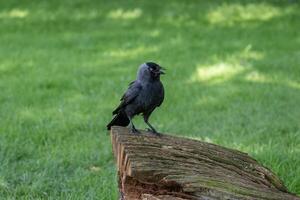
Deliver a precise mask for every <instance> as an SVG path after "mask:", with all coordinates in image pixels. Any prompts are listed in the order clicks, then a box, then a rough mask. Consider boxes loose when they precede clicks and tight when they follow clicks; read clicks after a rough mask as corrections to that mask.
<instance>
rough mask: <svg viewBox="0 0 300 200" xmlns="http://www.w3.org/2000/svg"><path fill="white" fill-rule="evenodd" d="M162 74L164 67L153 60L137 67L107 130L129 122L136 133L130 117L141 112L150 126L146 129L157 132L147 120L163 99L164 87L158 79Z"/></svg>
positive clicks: (132, 130)
mask: <svg viewBox="0 0 300 200" xmlns="http://www.w3.org/2000/svg"><path fill="white" fill-rule="evenodd" d="M162 74H165V72H164V68H163V67H161V66H159V65H158V64H156V63H154V62H146V63H144V64H142V65H141V66H140V67H139V70H138V73H137V78H136V80H135V81H133V82H131V83H130V84H129V88H128V89H127V91H126V92H125V94H124V95H123V96H122V98H121V100H120V101H121V103H120V105H119V106H118V107H117V108H116V109H115V110H114V111H113V115H115V116H114V118H113V119H112V120H111V122H109V124H108V125H107V129H108V130H110V128H111V127H112V126H114V125H117V126H127V125H128V124H130V128H131V132H132V133H138V132H139V131H138V130H137V129H136V128H135V126H134V124H133V123H132V118H133V117H134V116H135V115H138V114H143V117H144V121H145V123H146V124H147V125H148V126H149V128H150V129H148V131H151V132H152V133H154V134H159V133H158V132H157V131H156V130H155V129H154V128H153V126H152V125H151V124H150V123H149V121H148V120H149V117H150V115H151V113H152V112H153V110H154V109H155V108H156V107H158V106H160V105H161V104H162V102H163V100H164V87H163V84H162V83H161V81H160V75H162Z"/></svg>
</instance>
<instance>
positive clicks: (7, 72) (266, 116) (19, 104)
mask: <svg viewBox="0 0 300 200" xmlns="http://www.w3.org/2000/svg"><path fill="white" fill-rule="evenodd" d="M0 5H1V6H0V199H107V200H110V199H111V200H114V199H117V195H118V194H117V182H116V171H115V164H114V159H113V155H112V151H111V144H110V137H109V135H108V134H107V131H106V128H105V125H106V123H107V122H108V121H109V120H110V119H111V111H112V110H113V109H114V107H115V106H117V104H118V103H119V99H120V97H121V95H122V93H123V92H124V91H125V90H126V88H127V85H128V83H129V82H130V81H132V80H134V79H135V75H136V70H137V68H138V66H139V65H140V64H141V63H143V62H145V61H150V60H152V61H156V62H158V63H159V64H161V65H162V66H164V67H165V68H167V75H166V76H164V77H163V78H162V79H163V83H164V85H165V90H166V97H165V102H164V103H163V105H162V107H160V108H159V109H157V110H156V111H155V112H154V114H153V115H152V118H151V119H150V121H151V122H152V123H153V125H154V126H155V127H156V128H157V129H158V130H159V131H161V132H167V133H171V134H176V135H180V136H184V137H189V138H195V139H199V140H203V141H208V142H212V143H216V144H219V145H223V146H226V147H230V148H234V149H238V150H241V151H244V152H247V153H249V154H250V155H251V156H253V157H254V158H255V159H257V160H258V161H259V162H260V163H262V164H263V165H265V166H266V167H268V168H270V169H272V170H273V171H274V172H275V173H276V174H277V175H279V177H280V178H281V179H282V180H283V181H284V182H285V184H286V186H287V187H288V188H289V190H290V191H292V192H294V193H297V194H299V195H300V167H299V166H300V31H299V30H300V20H299V19H300V12H299V10H300V3H299V1H296V0H294V1H293V0H289V1H271V0H270V1H265V2H263V1H258V0H257V1H242V0H240V1H236V0H228V1H204V0H202V1H187V0H184V1H183V0H177V1H170V0H169V1H147V0H140V1H133V0H130V1H79V0H75V1H74V0H66V1H58V0H56V1H38V0H36V1H29V0H25V1H16V0H15V1H4V0H1V1H0ZM135 122H136V125H137V127H139V128H142V129H144V128H145V127H146V126H145V125H144V124H143V122H142V120H141V119H140V118H136V119H135Z"/></svg>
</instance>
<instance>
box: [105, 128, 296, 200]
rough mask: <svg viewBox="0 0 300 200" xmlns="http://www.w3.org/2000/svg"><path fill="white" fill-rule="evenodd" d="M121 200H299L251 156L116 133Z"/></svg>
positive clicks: (113, 136) (209, 146) (196, 143)
mask: <svg viewBox="0 0 300 200" xmlns="http://www.w3.org/2000/svg"><path fill="white" fill-rule="evenodd" d="M111 140H112V144H113V152H114V155H115V157H116V161H117V169H118V177H119V188H120V192H121V193H122V195H121V196H123V197H121V198H123V199H125V200H140V199H142V200H171V199H174V200H182V199H203V200H204V199H205V200H213V199H230V200H235V199H245V200H249V199H267V200H271V199H272V200H290V199H293V200H300V198H299V197H296V196H295V195H293V194H291V193H289V192H288V191H287V189H286V187H285V186H284V184H283V183H282V181H281V180H280V179H279V178H278V177H277V176H276V175H275V174H274V173H273V172H271V171H270V170H269V169H267V168H266V167H263V166H262V165H260V164H259V163H258V162H257V161H256V160H255V159H253V158H251V157H250V156H248V155H247V154H246V153H243V152H240V151H237V150H233V149H228V148H225V147H221V146H218V145H214V144H210V143H206V142H201V141H197V140H192V139H186V138H180V137H175V136H171V135H165V134H163V135H162V136H160V137H158V136H155V135H152V134H151V133H147V132H142V134H138V135H134V134H132V133H130V132H129V130H128V129H127V128H124V127H112V129H111Z"/></svg>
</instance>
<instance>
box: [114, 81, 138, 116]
mask: <svg viewBox="0 0 300 200" xmlns="http://www.w3.org/2000/svg"><path fill="white" fill-rule="evenodd" d="M141 89H142V85H141V84H140V83H139V82H138V81H133V82H131V83H130V84H129V88H128V89H127V91H126V92H125V94H124V95H123V96H122V98H121V99H120V101H121V103H120V105H119V106H118V107H117V108H116V109H115V110H114V111H113V114H117V113H118V112H119V110H120V109H122V108H124V107H125V106H126V105H128V104H129V103H130V102H132V101H133V100H134V99H135V98H136V97H137V96H138V94H139V92H140V91H141Z"/></svg>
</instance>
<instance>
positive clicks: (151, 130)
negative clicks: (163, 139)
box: [146, 128, 161, 136]
mask: <svg viewBox="0 0 300 200" xmlns="http://www.w3.org/2000/svg"><path fill="white" fill-rule="evenodd" d="M146 130H147V131H148V132H150V133H152V134H153V135H157V136H161V134H160V133H159V132H157V131H156V130H155V129H151V128H147V129H146Z"/></svg>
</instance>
